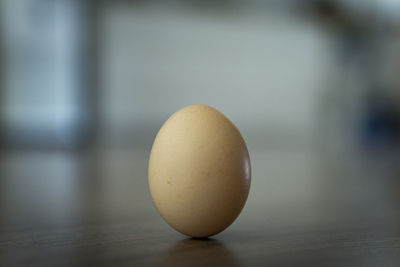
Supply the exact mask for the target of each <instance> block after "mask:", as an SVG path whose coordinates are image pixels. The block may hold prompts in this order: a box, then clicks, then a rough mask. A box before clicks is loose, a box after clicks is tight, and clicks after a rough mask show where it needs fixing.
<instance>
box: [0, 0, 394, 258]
mask: <svg viewBox="0 0 400 267" xmlns="http://www.w3.org/2000/svg"><path fill="white" fill-rule="evenodd" d="M198 103H202V104H208V105H211V106H214V107H216V108H217V109H219V110H220V111H222V112H223V113H224V114H226V115H227V116H228V117H229V118H230V119H231V120H232V121H233V122H234V123H235V124H236V125H237V127H238V128H239V130H240V131H241V132H242V134H243V136H244V139H245V140H246V142H247V145H248V148H249V151H250V156H251V160H252V168H253V180H252V183H253V184H252V189H251V193H250V196H249V200H248V203H247V206H246V207H245V209H244V211H243V213H242V215H241V217H240V218H239V219H238V221H237V222H235V224H234V225H233V226H232V227H231V228H230V230H228V231H235V229H240V227H245V228H249V229H258V230H259V229H260V227H261V228H262V227H270V228H273V227H275V226H276V227H277V228H280V229H282V228H284V227H285V226H287V227H296V226H297V227H298V226H299V225H303V226H309V227H311V226H312V227H318V226H319V227H328V228H329V227H331V228H332V229H339V230H340V229H343V228H349V227H350V228H351V227H354V226H355V225H359V224H362V225H367V226H365V227H371V229H372V231H373V230H374V229H379V231H382V229H383V230H384V231H386V232H388V233H393V231H399V230H400V229H399V227H398V225H400V224H399V223H400V209H399V207H400V1H397V0H298V1H295V0H280V1H279V0H271V1H261V0H250V1H242V0H220V1H209V0H207V1H204V0H203V1H198V0H190V1H179V0H176V1H128V0H117V1H111V0H110V1H107V0H99V1H95V0H80V1H74V0H19V1H15V0H1V1H0V144H1V145H0V146H1V149H0V196H1V197H0V214H1V215H0V223H1V226H2V227H3V229H10V228H16V229H20V228H21V229H25V228H27V227H28V228H30V227H37V228H41V227H49V226H54V225H65V224H66V225H79V223H80V222H82V221H84V222H93V223H99V222H104V221H111V222H113V221H118V220H120V221H121V220H122V221H126V222H132V223H139V222H142V221H146V222H147V223H148V225H152V222H154V225H160V226H157V227H161V228H163V227H164V228H165V229H166V230H165V231H169V230H167V226H165V225H164V224H161V223H162V222H161V218H160V217H158V215H157V212H156V211H155V209H154V207H153V205H152V202H151V198H150V195H149V193H148V189H147V159H148V156H149V151H150V148H151V145H152V141H153V139H154V137H155V135H156V133H157V131H158V130H159V128H160V127H161V125H162V123H163V122H164V121H165V120H166V119H167V118H168V117H169V116H170V115H171V114H173V113H174V112H175V111H177V110H178V109H180V108H182V107H184V106H187V105H190V104H198ZM49 203H51V204H49ZM260 211H262V212H260ZM266 225H267V226H266ZM375 225H379V227H376V228H375ZM250 226H251V227H250ZM149 227H150V226H149ZM153 227H156V226H153ZM235 227H236V228H235ZM257 227H258V228H257ZM254 231H255V230H254ZM377 231H378V230H377ZM222 235H223V234H222ZM386 256H387V255H385V257H386ZM391 259H392V258H388V261H390V260H391Z"/></svg>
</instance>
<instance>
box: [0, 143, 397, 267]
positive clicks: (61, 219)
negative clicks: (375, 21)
mask: <svg viewBox="0 0 400 267" xmlns="http://www.w3.org/2000/svg"><path fill="white" fill-rule="evenodd" d="M148 155H149V151H148V150H141V149H130V148H121V149H114V148H107V149H106V148H97V149H88V150H85V151H4V152H2V153H1V154H0V164H1V165H0V167H1V168H0V266H92V265H93V266H146V265H150V266H188V265H190V266H211V265H216V266H265V265H271V266H400V209H399V207H400V176H399V175H398V174H399V172H398V169H397V163H398V162H396V161H392V162H391V161H390V160H387V159H385V158H383V159H382V158H371V157H359V156H356V155H346V154H344V155H342V156H340V155H338V154H336V155H335V154H334V153H326V152H322V151H319V150H318V149H293V150H277V149H274V150H270V151H264V150H259V151H252V153H251V159H252V169H253V177H252V188H251V192H250V196H249V199H248V202H247V204H246V206H245V208H244V210H243V211H242V213H241V215H240V216H239V218H238V219H237V220H236V221H235V222H234V224H232V225H231V226H230V227H229V228H228V229H227V230H225V231H224V232H222V233H220V234H218V235H216V236H214V237H212V238H209V239H205V240H196V239H191V238H187V237H185V236H183V235H181V234H179V233H177V232H175V231H174V230H172V229H171V228H170V227H169V226H168V225H167V224H166V223H165V222H164V221H163V220H162V219H161V217H160V216H159V215H158V213H157V211H156V209H155V207H154V205H153V204H152V201H151V197H150V194H149V191H148V187H147V177H146V172H147V170H146V169H147V158H148ZM390 162H391V163H390Z"/></svg>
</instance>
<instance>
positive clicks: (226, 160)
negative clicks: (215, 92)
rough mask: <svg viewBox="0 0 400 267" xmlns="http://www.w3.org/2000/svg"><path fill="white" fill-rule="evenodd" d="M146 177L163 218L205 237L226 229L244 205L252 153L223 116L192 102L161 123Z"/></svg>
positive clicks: (173, 224) (177, 226) (188, 232)
mask: <svg viewBox="0 0 400 267" xmlns="http://www.w3.org/2000/svg"><path fill="white" fill-rule="evenodd" d="M148 176H149V187H150V192H151V195H152V198H153V201H154V203H155V205H156V207H157V209H158V211H159V212H160V214H161V216H162V217H163V218H164V220H165V221H166V222H167V223H168V224H169V225H170V226H171V227H172V228H174V229H175V230H177V231H179V232H181V233H182V234H185V235H188V236H191V237H196V238H204V237H208V236H212V235H215V234H217V233H219V232H221V231H223V230H224V229H226V228H227V227H228V226H229V225H230V224H231V223H232V222H233V221H234V220H235V219H236V218H237V216H238V215H239V214H240V212H241V210H242V208H243V206H244V204H245V203H246V200H247V196H248V194H249V189H250V180H251V168H250V159H249V153H248V151H247V147H246V144H245V142H244V140H243V138H242V135H241V134H240V132H239V130H238V129H237V128H236V126H235V125H234V124H233V123H232V122H231V121H230V120H229V119H228V118H227V117H226V116H225V115H223V114H222V113H221V112H220V111H218V110H217V109H215V108H213V107H210V106H207V105H191V106H187V107H185V108H182V109H180V110H179V111H177V112H176V113H175V114H173V115H172V116H171V117H170V118H169V119H168V120H167V121H166V122H165V123H164V125H163V126H162V127H161V129H160V131H159V132H158V134H157V136H156V138H155V140H154V143H153V147H152V150H151V154H150V159H149V166H148Z"/></svg>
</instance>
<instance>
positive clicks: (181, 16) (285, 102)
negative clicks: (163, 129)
mask: <svg viewBox="0 0 400 267" xmlns="http://www.w3.org/2000/svg"><path fill="white" fill-rule="evenodd" d="M102 18H103V20H102V23H101V29H102V32H101V36H102V39H101V44H100V46H101V48H100V54H101V60H100V62H101V75H100V76H101V82H100V84H101V86H102V96H103V97H102V106H103V107H104V111H103V112H104V114H103V115H104V123H105V125H107V128H109V129H112V130H111V133H110V134H115V135H117V136H118V135H123V132H125V133H126V132H129V130H128V129H130V130H133V131H134V132H135V131H136V132H137V133H138V132H139V133H146V131H150V132H151V134H152V135H153V134H154V131H157V130H158V128H159V127H160V126H161V124H162V122H163V121H164V120H166V119H167V118H168V117H169V116H170V115H171V113H173V112H174V111H176V110H177V109H179V108H181V107H183V106H186V105H189V104H194V103H204V104H209V105H212V106H215V107H216V108H218V109H220V110H221V111H222V112H224V113H225V114H226V115H227V116H228V117H230V118H231V119H232V120H233V121H234V122H235V123H236V124H237V126H238V127H239V129H240V130H241V131H242V132H243V134H244V135H245V136H246V135H247V136H251V138H252V137H253V136H254V138H255V136H258V135H260V133H261V135H268V134H271V133H273V134H276V135H282V134H289V135H290V134H292V135H297V136H302V137H304V136H311V134H312V131H313V128H314V126H315V122H316V106H317V103H318V97H319V92H320V89H321V86H322V84H323V78H324V77H325V76H326V71H327V62H329V60H327V57H328V46H327V39H326V37H325V36H323V35H322V34H321V32H320V31H319V30H318V28H317V27H316V26H315V25H312V24H311V23H310V22H307V21H305V20H301V19H299V18H295V17H293V16H291V14H288V13H287V12H286V13H282V12H281V13H273V12H268V13H267V12H265V11H256V10H250V11H249V10H244V11H241V10H232V11H231V12H226V13H223V14H221V13H219V14H218V13H212V14H210V13H207V12H206V11H198V10H197V11H193V10H189V9H183V8H174V9H172V8H171V9H168V8H159V7H154V6H153V7H139V6H128V5H110V6H107V8H106V9H104V13H103V17H102ZM118 131H120V132H119V133H118Z"/></svg>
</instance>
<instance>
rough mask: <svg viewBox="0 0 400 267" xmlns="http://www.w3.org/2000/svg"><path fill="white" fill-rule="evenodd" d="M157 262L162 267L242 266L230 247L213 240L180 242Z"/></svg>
mask: <svg viewBox="0 0 400 267" xmlns="http://www.w3.org/2000/svg"><path fill="white" fill-rule="evenodd" d="M156 261H157V263H158V264H159V265H160V266H233V267H235V266H241V264H240V261H239V260H238V258H237V256H236V255H235V253H234V252H232V250H230V249H229V246H228V245H226V244H224V243H223V242H221V241H218V240H216V239H213V238H186V239H182V240H179V241H177V242H176V243H174V244H172V245H171V246H170V247H168V248H167V249H166V251H165V253H163V254H162V255H160V257H159V258H158V259H157V260H156ZM158 264H157V265H158Z"/></svg>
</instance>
